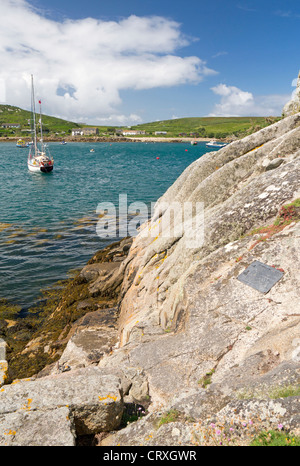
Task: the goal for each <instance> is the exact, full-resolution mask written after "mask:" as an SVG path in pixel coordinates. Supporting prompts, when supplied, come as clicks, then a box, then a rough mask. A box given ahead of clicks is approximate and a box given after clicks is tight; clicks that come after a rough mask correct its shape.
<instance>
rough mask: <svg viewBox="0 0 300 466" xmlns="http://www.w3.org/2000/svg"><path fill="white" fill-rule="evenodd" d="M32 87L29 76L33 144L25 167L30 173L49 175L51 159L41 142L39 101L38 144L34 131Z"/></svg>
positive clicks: (51, 167) (52, 162) (51, 168)
mask: <svg viewBox="0 0 300 466" xmlns="http://www.w3.org/2000/svg"><path fill="white" fill-rule="evenodd" d="M34 99H35V98H34V86H33V76H32V75H31V107H32V122H33V144H32V145H30V149H29V154H28V160H27V165H28V169H29V170H30V171H31V172H42V173H49V172H51V171H52V170H53V164H54V161H53V158H52V156H51V155H50V152H49V148H48V145H47V144H45V143H44V141H43V125H42V111H41V101H40V100H39V104H40V120H39V123H40V131H41V138H40V142H39V144H38V141H37V131H36V115H35V100H34Z"/></svg>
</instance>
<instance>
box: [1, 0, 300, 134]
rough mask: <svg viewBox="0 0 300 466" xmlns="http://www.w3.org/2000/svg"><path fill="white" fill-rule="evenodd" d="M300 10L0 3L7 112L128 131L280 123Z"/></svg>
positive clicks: (295, 64)
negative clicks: (37, 103) (180, 124)
mask: <svg viewBox="0 0 300 466" xmlns="http://www.w3.org/2000/svg"><path fill="white" fill-rule="evenodd" d="M299 28H300V2H298V1H296V0H209V1H208V0H185V1H183V0H172V1H171V0H126V1H120V0H84V1H82V0H81V1H79V0H0V63H1V66H0V103H1V104H9V105H16V106H18V107H21V108H23V109H27V110H30V101H31V100H30V99H31V95H30V80H31V75H33V76H34V83H35V94H36V97H37V99H41V101H42V109H43V113H46V114H48V115H52V116H57V117H60V118H64V119H66V120H69V121H73V122H77V123H86V124H92V125H110V126H130V125H136V124H140V123H147V122H152V121H158V120H169V119H173V118H184V117H204V116H277V115H281V112H282V108H283V106H284V105H285V103H286V102H287V101H288V100H289V99H290V98H291V95H292V92H293V91H294V89H295V85H296V78H297V76H298V72H299V69H300V57H299Z"/></svg>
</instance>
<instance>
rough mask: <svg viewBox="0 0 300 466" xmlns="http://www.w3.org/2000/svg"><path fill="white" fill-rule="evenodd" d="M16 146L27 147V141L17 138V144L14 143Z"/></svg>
mask: <svg viewBox="0 0 300 466" xmlns="http://www.w3.org/2000/svg"><path fill="white" fill-rule="evenodd" d="M16 146H17V147H22V148H23V147H28V143H27V142H25V141H23V139H18V141H17V144H16Z"/></svg>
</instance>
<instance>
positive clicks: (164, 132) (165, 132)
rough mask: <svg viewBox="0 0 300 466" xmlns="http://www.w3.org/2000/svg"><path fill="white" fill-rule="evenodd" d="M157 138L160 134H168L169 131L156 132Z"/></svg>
mask: <svg viewBox="0 0 300 466" xmlns="http://www.w3.org/2000/svg"><path fill="white" fill-rule="evenodd" d="M154 134H155V136H158V135H159V134H167V131H155V133H154Z"/></svg>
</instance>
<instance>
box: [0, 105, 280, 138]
mask: <svg viewBox="0 0 300 466" xmlns="http://www.w3.org/2000/svg"><path fill="white" fill-rule="evenodd" d="M30 118H31V112H29V111H27V110H22V109H21V108H19V107H14V106H11V105H0V137H1V136H2V137H20V136H24V137H26V136H30ZM279 119H280V118H279V117H266V118H265V117H199V118H198V117H194V118H179V119H175V120H165V121H155V122H152V123H145V124H141V125H137V126H132V127H131V129H132V130H139V131H145V132H146V134H145V136H151V137H154V136H155V133H156V132H162V133H165V134H158V136H160V137H163V136H165V137H169V138H170V137H171V138H173V137H174V138H176V137H184V136H192V137H200V138H203V137H205V138H217V139H222V138H228V137H229V138H230V137H235V138H236V137H244V136H245V135H247V134H251V133H253V132H255V131H257V130H259V129H261V128H263V127H265V126H268V125H269V124H271V123H274V122H275V121H278V120H279ZM5 124H18V125H20V128H3V125H5ZM82 126H85V125H80V124H79V123H75V122H72V121H66V120H62V119H60V118H55V117H51V116H47V115H43V132H44V135H45V136H47V135H49V136H55V135H56V136H59V137H64V136H68V135H70V134H71V131H72V128H80V127H82ZM97 127H98V129H99V136H112V135H113V134H114V133H115V130H116V129H117V128H116V127H111V126H97ZM118 129H120V128H118Z"/></svg>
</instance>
